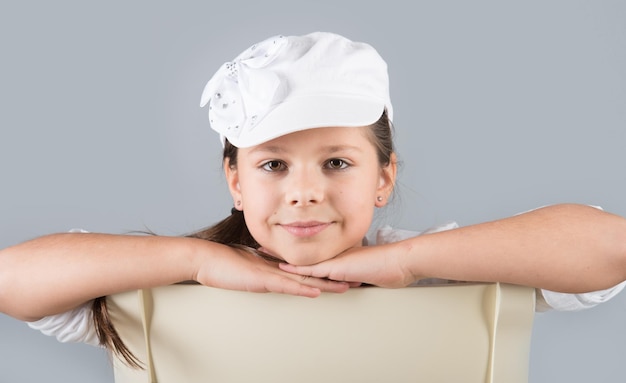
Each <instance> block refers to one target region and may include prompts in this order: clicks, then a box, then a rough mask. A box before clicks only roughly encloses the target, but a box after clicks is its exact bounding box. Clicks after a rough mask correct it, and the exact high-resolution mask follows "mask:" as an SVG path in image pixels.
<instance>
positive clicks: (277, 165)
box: [263, 160, 285, 172]
mask: <svg viewBox="0 0 626 383" xmlns="http://www.w3.org/2000/svg"><path fill="white" fill-rule="evenodd" d="M284 167H285V164H283V163H282V162H280V161H278V160H272V161H267V162H266V163H265V164H263V169H264V170H267V171H268V172H276V171H279V170H283V169H284Z"/></svg>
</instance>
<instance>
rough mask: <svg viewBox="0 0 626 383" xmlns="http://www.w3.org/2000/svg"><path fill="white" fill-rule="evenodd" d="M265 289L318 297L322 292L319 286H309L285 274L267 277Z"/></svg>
mask: <svg viewBox="0 0 626 383" xmlns="http://www.w3.org/2000/svg"><path fill="white" fill-rule="evenodd" d="M265 290H266V291H268V292H272V293H280V294H289V295H297V296H302V297H309V298H316V297H318V296H319V295H320V294H321V292H322V291H321V290H320V289H319V288H317V287H312V286H307V285H304V284H301V283H298V282H297V281H295V280H293V279H290V278H287V277H284V276H279V277H278V278H269V279H267V280H266V282H265Z"/></svg>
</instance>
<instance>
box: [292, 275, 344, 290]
mask: <svg viewBox="0 0 626 383" xmlns="http://www.w3.org/2000/svg"><path fill="white" fill-rule="evenodd" d="M286 275H287V276H288V278H292V279H295V280H297V281H299V282H300V283H302V284H304V285H307V286H311V287H316V288H318V289H320V290H321V291H323V292H329V293H344V292H346V291H348V289H350V285H349V284H348V283H347V282H342V281H332V280H329V279H319V278H315V277H309V276H303V275H298V274H286Z"/></svg>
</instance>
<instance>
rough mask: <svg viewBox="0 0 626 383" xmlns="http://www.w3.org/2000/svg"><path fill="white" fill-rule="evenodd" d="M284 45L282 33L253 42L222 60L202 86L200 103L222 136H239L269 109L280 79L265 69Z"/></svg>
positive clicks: (284, 40)
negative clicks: (233, 55) (231, 59)
mask: <svg viewBox="0 0 626 383" xmlns="http://www.w3.org/2000/svg"><path fill="white" fill-rule="evenodd" d="M285 44H287V39H286V38H285V37H284V36H276V37H272V38H269V39H267V40H265V41H263V42H261V43H258V44H255V45H253V46H252V47H250V48H249V49H247V50H246V51H244V52H243V53H241V54H240V55H239V56H237V57H236V58H235V59H234V60H233V61H231V62H227V63H224V64H223V65H222V66H221V67H220V68H219V69H218V71H217V72H216V73H215V75H213V77H212V78H211V79H210V80H209V82H208V83H207V84H206V86H205V87H204V91H203V92H202V98H201V101H200V106H201V107H204V106H205V105H207V104H209V121H210V123H211V128H212V129H213V130H215V131H216V132H218V133H219V134H220V135H221V138H222V144H223V143H224V138H230V137H239V134H240V133H241V131H242V129H244V128H247V129H251V128H253V127H254V125H255V124H256V123H258V122H259V121H260V120H261V119H263V117H264V116H265V115H266V114H267V113H268V112H269V110H270V107H271V105H272V100H273V98H274V95H275V93H276V91H277V89H278V87H279V85H280V79H279V78H278V76H277V75H276V74H275V73H274V72H273V71H271V70H267V69H264V68H265V67H267V66H268V65H269V64H270V63H271V62H272V61H273V60H274V59H275V58H276V57H277V56H278V54H279V53H280V51H281V49H282V48H283V47H284V46H285Z"/></svg>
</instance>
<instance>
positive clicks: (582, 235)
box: [398, 205, 626, 293]
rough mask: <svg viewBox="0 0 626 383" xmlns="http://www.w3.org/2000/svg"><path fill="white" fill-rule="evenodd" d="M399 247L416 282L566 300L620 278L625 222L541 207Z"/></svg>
mask: <svg viewBox="0 0 626 383" xmlns="http://www.w3.org/2000/svg"><path fill="white" fill-rule="evenodd" d="M398 245H399V246H400V249H401V250H400V251H401V252H402V253H403V256H404V257H405V259H406V262H407V265H408V266H407V267H408V269H409V270H411V273H413V274H414V275H415V276H416V278H419V277H438V278H446V279H454V280H466V281H499V282H508V283H515V284H521V285H528V286H534V287H540V288H545V289H550V290H554V291H561V292H572V293H575V292H584V291H593V290H599V289H604V288H608V287H610V286H613V285H615V284H617V283H619V282H621V281H623V280H624V279H626V221H625V220H624V219H623V218H621V217H618V216H615V215H612V214H608V213H604V212H602V211H599V210H597V209H594V208H590V207H586V206H580V205H557V206H552V207H547V208H543V209H538V210H536V211H533V212H529V213H526V214H522V215H519V216H515V217H511V218H507V219H503V220H499V221H494V222H488V223H484V224H479V225H473V226H468V227H464V228H460V229H456V230H451V231H447V232H442V233H436V234H430V235H425V236H421V237H416V238H413V239H410V240H407V241H403V242H399V243H398Z"/></svg>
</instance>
